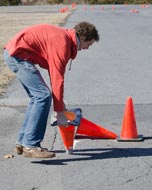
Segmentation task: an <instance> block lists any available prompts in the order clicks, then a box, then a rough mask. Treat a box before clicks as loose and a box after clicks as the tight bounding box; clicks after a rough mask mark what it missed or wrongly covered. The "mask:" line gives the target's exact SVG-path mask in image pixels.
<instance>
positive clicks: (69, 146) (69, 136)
mask: <svg viewBox="0 0 152 190" xmlns="http://www.w3.org/2000/svg"><path fill="white" fill-rule="evenodd" d="M75 128H76V127H75V126H72V125H70V126H68V127H61V126H59V132H60V135H61V138H62V142H63V144H64V147H65V150H66V153H67V154H72V153H73V144H74V137H75Z"/></svg>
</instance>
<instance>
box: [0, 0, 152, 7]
mask: <svg viewBox="0 0 152 190" xmlns="http://www.w3.org/2000/svg"><path fill="white" fill-rule="evenodd" d="M22 2H24V3H22ZM38 2H41V4H43V3H44V4H46V3H48V4H60V3H62V4H71V3H73V2H76V3H80V2H81V3H86V4H124V3H128V4H145V3H150V4H151V3H152V0H83V1H79V0H75V1H73V0H24V1H23V0H0V6H7V5H20V4H26V5H34V4H37V3H38Z"/></svg>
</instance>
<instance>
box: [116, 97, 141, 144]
mask: <svg viewBox="0 0 152 190" xmlns="http://www.w3.org/2000/svg"><path fill="white" fill-rule="evenodd" d="M142 140H143V138H142V136H141V135H140V136H139V135H138V132H137V127H136V119H135V114H134V107H133V100H132V97H128V98H127V102H126V107H125V112H124V118H123V121H122V131H121V135H120V137H119V138H118V141H142Z"/></svg>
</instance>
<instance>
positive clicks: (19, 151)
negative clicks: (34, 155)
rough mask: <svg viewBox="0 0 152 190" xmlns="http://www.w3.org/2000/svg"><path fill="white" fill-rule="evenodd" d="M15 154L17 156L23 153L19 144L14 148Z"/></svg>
mask: <svg viewBox="0 0 152 190" xmlns="http://www.w3.org/2000/svg"><path fill="white" fill-rule="evenodd" d="M15 152H16V153H17V154H22V153H23V146H22V145H20V144H17V145H16V147H15Z"/></svg>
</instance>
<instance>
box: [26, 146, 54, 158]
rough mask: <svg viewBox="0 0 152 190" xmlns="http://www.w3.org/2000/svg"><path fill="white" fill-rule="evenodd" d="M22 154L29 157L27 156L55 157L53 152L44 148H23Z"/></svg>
mask: <svg viewBox="0 0 152 190" xmlns="http://www.w3.org/2000/svg"><path fill="white" fill-rule="evenodd" d="M23 156H25V157H29V158H53V157H55V153H54V152H49V151H48V150H47V149H45V148H40V147H36V148H27V147H24V148H23Z"/></svg>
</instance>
